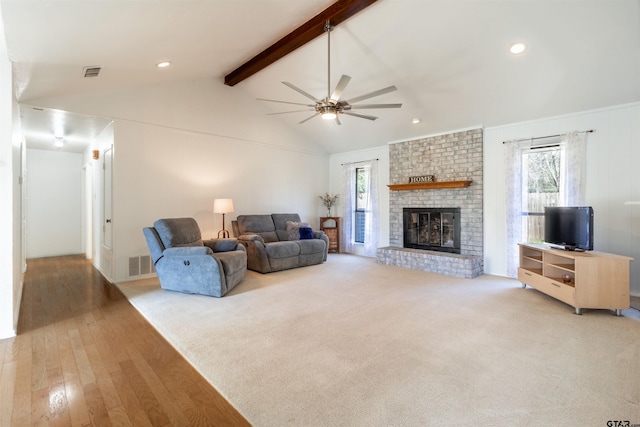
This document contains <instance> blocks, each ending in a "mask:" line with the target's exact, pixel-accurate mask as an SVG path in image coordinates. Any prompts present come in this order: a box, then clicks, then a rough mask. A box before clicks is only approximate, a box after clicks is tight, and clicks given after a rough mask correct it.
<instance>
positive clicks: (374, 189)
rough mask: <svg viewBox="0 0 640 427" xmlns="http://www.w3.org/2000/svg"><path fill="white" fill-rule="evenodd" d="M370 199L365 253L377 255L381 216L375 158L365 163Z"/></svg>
mask: <svg viewBox="0 0 640 427" xmlns="http://www.w3.org/2000/svg"><path fill="white" fill-rule="evenodd" d="M364 171H365V176H366V180H367V188H368V189H369V200H367V203H366V205H365V206H366V208H365V210H366V211H365V212H366V213H365V221H364V254H365V255H366V256H369V257H375V256H376V252H377V250H378V234H379V230H380V227H379V224H378V222H379V218H378V216H379V215H378V212H379V210H378V161H377V160H373V161H371V162H367V164H365V165H364Z"/></svg>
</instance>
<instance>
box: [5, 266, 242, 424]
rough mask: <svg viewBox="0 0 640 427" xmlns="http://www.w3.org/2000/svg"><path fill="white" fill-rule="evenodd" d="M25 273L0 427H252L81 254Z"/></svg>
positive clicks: (8, 342) (8, 351) (8, 345)
mask: <svg viewBox="0 0 640 427" xmlns="http://www.w3.org/2000/svg"><path fill="white" fill-rule="evenodd" d="M27 265H28V271H27V273H26V275H25V283H24V290H23V297H22V305H21V309H20V321H19V326H18V336H17V337H15V338H9V339H4V340H0V426H3V427H4V426H28V425H38V426H39V425H42V426H47V425H51V426H98V425H100V426H109V425H118V426H120V425H123V426H125V425H131V426H136V427H137V426H206V425H213V426H224V425H229V426H231V425H232V426H236V425H238V426H245V425H249V423H248V422H247V421H246V420H245V419H244V418H243V417H242V415H240V414H239V413H238V412H237V411H236V410H235V408H233V407H232V406H231V405H230V404H229V403H228V402H227V401H226V400H225V399H224V398H223V397H222V396H221V395H220V394H219V393H218V392H217V391H216V390H215V389H214V388H213V387H212V386H211V385H210V384H209V383H208V382H207V381H205V380H204V378H203V377H202V376H200V374H198V373H197V372H196V370H195V369H194V368H193V367H192V366H191V365H190V364H189V363H188V362H187V361H186V360H185V359H184V358H183V357H182V356H181V355H180V354H179V353H178V352H177V351H176V350H175V349H174V348H173V347H172V346H171V345H169V344H168V343H167V342H166V341H165V340H164V338H163V337H162V336H161V335H160V334H159V333H158V332H157V331H156V330H155V329H154V328H153V327H152V326H151V325H150V324H149V323H148V322H147V321H146V320H145V319H144V318H143V317H142V316H141V315H140V314H139V313H138V312H137V311H136V310H135V309H134V308H133V307H132V306H131V304H129V302H128V301H127V300H126V298H125V297H124V296H123V295H122V293H121V292H120V291H119V290H118V289H117V287H116V286H114V285H111V284H110V283H109V282H107V281H106V280H105V279H104V278H103V277H102V276H101V275H100V273H99V272H98V271H97V270H96V269H94V268H93V267H92V266H91V264H90V263H89V262H88V261H87V260H85V259H84V257H83V256H66V257H52V258H39V259H30V260H28V263H27Z"/></svg>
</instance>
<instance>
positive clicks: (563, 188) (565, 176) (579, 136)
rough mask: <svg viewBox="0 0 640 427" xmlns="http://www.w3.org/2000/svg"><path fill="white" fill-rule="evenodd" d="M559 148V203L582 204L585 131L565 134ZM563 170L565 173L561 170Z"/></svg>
mask: <svg viewBox="0 0 640 427" xmlns="http://www.w3.org/2000/svg"><path fill="white" fill-rule="evenodd" d="M560 149H561V150H562V156H561V159H562V163H561V164H560V199H559V205H560V206H583V205H584V203H585V186H584V182H585V172H586V158H587V134H586V133H585V132H570V133H568V134H566V135H565V136H564V137H563V138H562V140H561V141H560ZM563 163H564V165H563ZM562 166H564V168H563V167H562ZM563 170H564V171H565V173H563V172H562V171H563Z"/></svg>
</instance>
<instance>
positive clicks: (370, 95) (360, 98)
mask: <svg viewBox="0 0 640 427" xmlns="http://www.w3.org/2000/svg"><path fill="white" fill-rule="evenodd" d="M394 90H398V88H397V87H395V86H389V87H385V88H384V89H378V90H376V91H373V92H370V93H367V94H364V95H361V96H357V97H355V98H352V99H349V104H354V103H356V102H358V101H364V100H365V99H369V98H373V97H374V96H380V95H384V94H385V93H389V92H393V91H394Z"/></svg>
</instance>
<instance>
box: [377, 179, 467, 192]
mask: <svg viewBox="0 0 640 427" xmlns="http://www.w3.org/2000/svg"><path fill="white" fill-rule="evenodd" d="M471 182H472V181H471V180H468V181H467V180H465V181H436V182H412V183H409V184H388V185H387V187H389V190H392V191H403V190H436V189H440V188H466V187H468V186H470V185H471Z"/></svg>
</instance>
